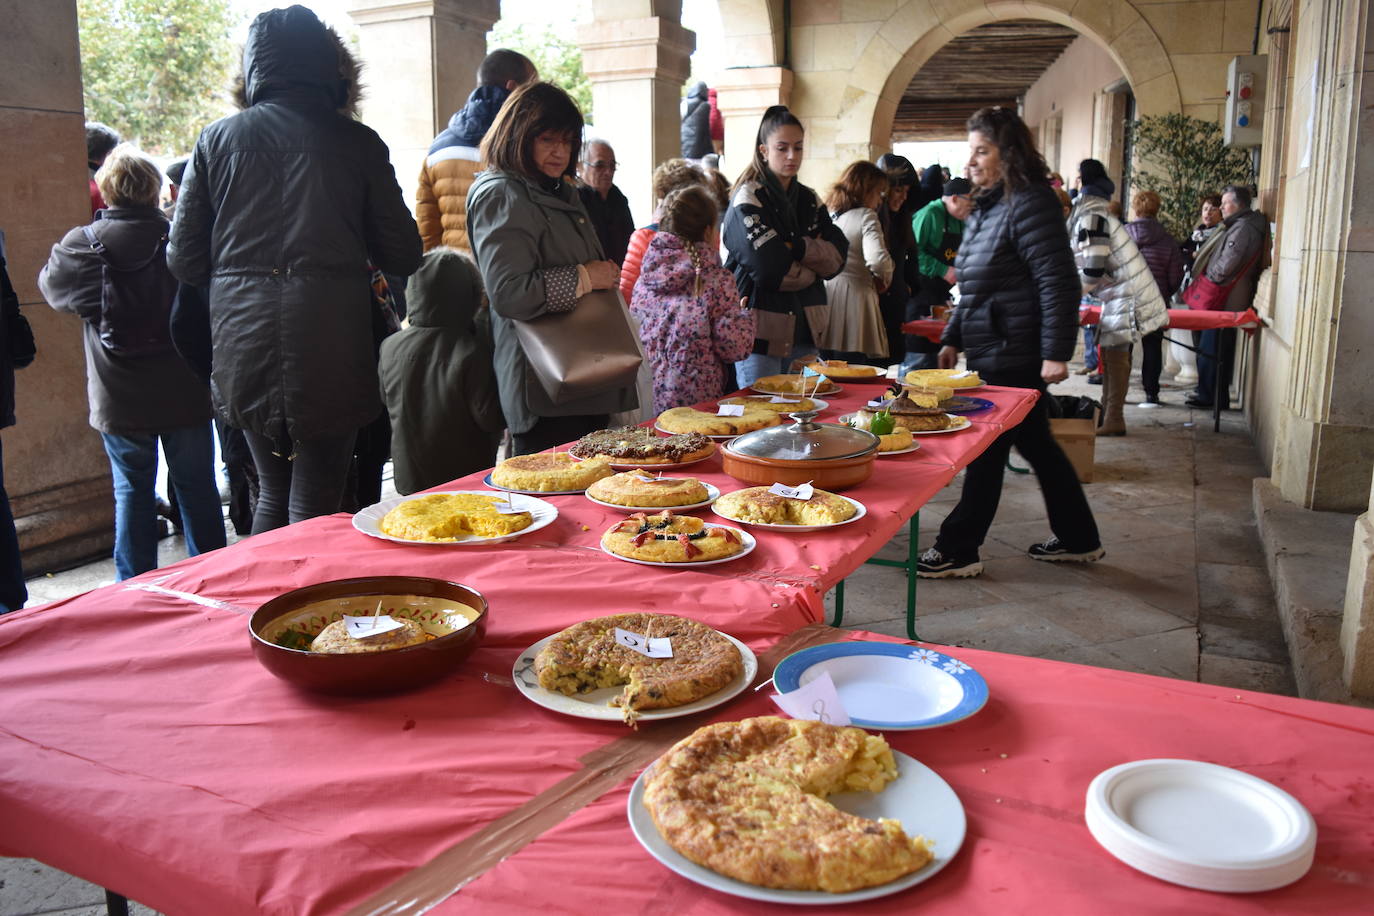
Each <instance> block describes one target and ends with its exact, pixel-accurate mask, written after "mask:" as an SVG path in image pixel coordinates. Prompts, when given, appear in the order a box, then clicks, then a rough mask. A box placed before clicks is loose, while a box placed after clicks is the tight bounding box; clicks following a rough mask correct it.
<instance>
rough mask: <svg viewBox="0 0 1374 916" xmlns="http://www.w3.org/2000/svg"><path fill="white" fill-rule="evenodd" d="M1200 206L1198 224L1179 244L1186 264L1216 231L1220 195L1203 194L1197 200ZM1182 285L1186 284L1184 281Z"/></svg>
mask: <svg viewBox="0 0 1374 916" xmlns="http://www.w3.org/2000/svg"><path fill="white" fill-rule="evenodd" d="M1199 206H1201V207H1202V214H1201V216H1200V217H1199V218H1198V224H1197V225H1196V226H1194V227H1193V234H1192V235H1190V236H1188V240H1187V241H1186V242H1184V243H1183V244H1182V245H1180V246H1179V247H1180V249H1181V250H1182V251H1183V257H1184V258H1185V259H1187V262H1188V265H1191V264H1192V263H1193V258H1195V257H1196V256H1197V253H1198V249H1199V248H1201V247H1202V243H1203V242H1205V241H1207V240H1208V239H1209V238H1211V237H1212V233H1213V232H1216V231H1217V227H1218V226H1220V225H1221V195H1220V194H1204V195H1203V196H1202V199H1201V200H1200V201H1199ZM1183 285H1184V286H1187V285H1188V284H1186V283H1184V284H1183Z"/></svg>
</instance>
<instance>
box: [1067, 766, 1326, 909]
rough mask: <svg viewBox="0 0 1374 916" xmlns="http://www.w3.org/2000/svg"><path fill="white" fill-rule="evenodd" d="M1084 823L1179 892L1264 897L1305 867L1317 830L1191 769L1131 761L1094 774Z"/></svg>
mask: <svg viewBox="0 0 1374 916" xmlns="http://www.w3.org/2000/svg"><path fill="white" fill-rule="evenodd" d="M1084 817H1085V819H1086V820H1087V822H1088V830H1089V831H1091V832H1092V835H1093V837H1094V838H1095V839H1096V840H1097V841H1098V842H1099V843H1101V844H1102V846H1103V847H1104V848H1105V849H1106V850H1107V851H1108V852H1110V853H1111V854H1112V855H1114V856H1116V857H1117V858H1118V859H1120V860H1121V861H1123V862H1125V863H1126V864H1127V865H1130V866H1131V867H1133V868H1137V869H1139V870H1140V871H1143V872H1145V873H1146V874H1148V875H1153V876H1154V877H1156V878H1162V879H1163V880H1165V881H1169V882H1172V883H1174V884H1181V885H1183V886H1184V887H1195V888H1199V889H1202V890H1209V891H1228V892H1252V891H1267V890H1272V889H1273V888H1276V887H1283V886H1284V885H1286V884H1291V883H1292V882H1294V881H1296V880H1298V879H1299V878H1301V877H1302V876H1303V875H1304V874H1306V873H1307V870H1308V869H1309V868H1311V866H1312V858H1313V854H1314V852H1315V850H1316V845H1317V828H1316V824H1315V823H1314V822H1313V820H1312V815H1311V814H1309V813H1308V812H1307V809H1306V808H1304V807H1303V806H1302V804H1301V803H1299V802H1298V800H1297V799H1295V798H1294V797H1293V796H1291V795H1289V794H1288V793H1287V792H1285V791H1283V790H1282V789H1280V788H1278V787H1277V786H1275V785H1273V784H1271V783H1268V782H1265V781H1264V780H1263V779H1260V778H1258V777H1256V776H1251V775H1250V774H1249V773H1244V772H1241V771H1240V770H1234V769H1231V768H1230V767H1224V766H1218V765H1217V764H1214V763H1203V762H1202V761H1199V760H1170V759H1159V760H1136V761H1133V762H1131V763H1123V764H1121V765H1120V766H1115V767H1112V768H1111V769H1109V770H1106V771H1105V772H1102V773H1100V774H1098V776H1097V777H1096V778H1095V779H1093V781H1092V784H1091V785H1089V786H1088V796H1087V804H1086V808H1085V812H1084Z"/></svg>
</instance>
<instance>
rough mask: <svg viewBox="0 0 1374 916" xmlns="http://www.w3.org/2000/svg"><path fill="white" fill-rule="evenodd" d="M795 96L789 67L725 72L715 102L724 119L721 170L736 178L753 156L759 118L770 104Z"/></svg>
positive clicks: (732, 178) (788, 99) (746, 68)
mask: <svg viewBox="0 0 1374 916" xmlns="http://www.w3.org/2000/svg"><path fill="white" fill-rule="evenodd" d="M791 97H792V71H791V70H790V69H788V68H786V67H735V68H731V69H729V70H726V71H724V72H723V73H721V75H720V79H719V81H718V84H717V86H716V105H717V107H719V108H720V113H721V116H722V117H723V118H724V119H725V155H724V156H722V157H721V169H722V170H723V171H724V173H725V175H726V177H727V178H729V179H730V180H731V181H734V180H735V178H737V177H738V176H739V173H740V172H742V171H743V170H744V167H745V166H746V165H748V164H749V160H750V159H752V158H753V156H754V140H755V139H757V137H758V132H759V120H760V119H761V118H762V117H763V112H764V110H765V109H767V108H768V107H769V106H770V105H786V104H788V103H789V101H790V99H791Z"/></svg>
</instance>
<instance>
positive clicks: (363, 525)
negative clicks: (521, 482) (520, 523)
mask: <svg viewBox="0 0 1374 916" xmlns="http://www.w3.org/2000/svg"><path fill="white" fill-rule="evenodd" d="M443 492H444V493H461V494H472V495H476V496H495V495H496V494H495V493H487V492H484V491H482V490H446V491H443ZM504 492H507V493H510V502H511V505H512V506H514V507H515V508H517V509H519V510H521V511H523V512H528V513H529V514H530V519H531V521H530V524H529V526H528V527H525V528H521V529H520V530H519V531H514V532H511V533H510V534H503V535H499V536H497V537H478V536H476V535H473V536H471V537H467V538H464V539H463V540H461V541H412V540H410V539H408V538H398V537H393V536H392V535H390V534H387V533H385V532H384V531H382V529H381V522H382V519H383V518H385V517H386V514H387V513H388V512H390V511H391V510H392V509H395V508H396V507H397V506H399V505H400V504H401V503H404V502H409V501H411V500H412V499H419V498H420V497H422V496H438V495H439V493H437V492H436V493H416V494H414V495H412V496H393V497H392V498H391V499H384V500H382V501H381V502H379V503H374V504H373V505H371V506H368V507H367V508H366V509H361V510H359V511H358V513H357V514H356V515H354V516H353V527H354V528H356V529H358V530H359V531H361V532H362V533H363V534H366V535H368V536H369V537H374V538H380V539H381V540H383V541H394V542H396V543H397V544H414V545H419V546H422V547H476V546H480V545H485V544H500V543H501V542H502V541H513V540H515V539H516V538H518V537H523V536H524V535H527V534H529V533H530V532H532V531H538V530H539V529H540V528H544V527H547V526H548V525H551V524H553V520H554V519H556V518H558V509H557V508H555V507H554V505H553V503H546V502H544V501H543V500H542V499H535V498H534V497H532V496H524V495H519V494H516V493H515V492H514V491H512V490H506V491H504ZM577 492H579V493H580V492H581V491H580V490H579V491H577ZM544 495H546V496H547V495H550V494H547V493H546V494H544Z"/></svg>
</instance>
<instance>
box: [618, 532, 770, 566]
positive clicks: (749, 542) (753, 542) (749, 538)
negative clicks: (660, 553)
mask: <svg viewBox="0 0 1374 916" xmlns="http://www.w3.org/2000/svg"><path fill="white" fill-rule="evenodd" d="M714 527H716V528H729V527H730V526H729V525H716V526H714ZM730 530H731V531H733V532H735V534H737V535H739V539H740V544H741V545H742V549H741V550H740V552H739V553H735V554H731V555H730V556H728V557H721V558H720V559H718V560H686V561H684V562H682V563H662V562H659V561H658V560H636V559H634V558H632V557H622V556H621V555H620V554H618V553H612V552H611V551H609V550H607V549H606V545H605V544H601V542H600V540H599V539H598V541H597V543H598V544H599V545H600V547H601V552H602V553H604V554H605V555H606V556H608V557H615V558H616V559H617V560H624V561H625V562H626V563H638V564H639V565H640V566H659V567H662V568H664V569H677V568H679V567H682V566H715V565H716V564H717V563H730V562H733V561H734V560H738V559H739V558H740V557H744V556H748V555H749V554H751V553H753V552H754V548H755V547H757V546H759V542H758V540H757V539H756V538H755V537H754V536H753V535H752V534H750V533H749V532H747V531H741V530H740V529H738V528H730Z"/></svg>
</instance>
